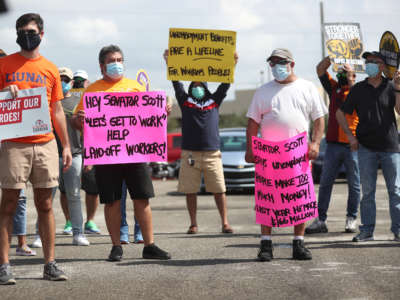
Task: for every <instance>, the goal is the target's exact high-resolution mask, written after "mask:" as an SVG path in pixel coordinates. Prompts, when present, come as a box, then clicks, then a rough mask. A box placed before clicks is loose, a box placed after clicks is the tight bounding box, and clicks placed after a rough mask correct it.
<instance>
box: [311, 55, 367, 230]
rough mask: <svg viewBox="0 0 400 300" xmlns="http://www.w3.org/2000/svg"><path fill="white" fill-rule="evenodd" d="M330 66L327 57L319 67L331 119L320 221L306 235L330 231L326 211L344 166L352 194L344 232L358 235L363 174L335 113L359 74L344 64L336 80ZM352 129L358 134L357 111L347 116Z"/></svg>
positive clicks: (320, 205) (322, 186) (315, 220)
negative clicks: (329, 69) (357, 226)
mask: <svg viewBox="0 0 400 300" xmlns="http://www.w3.org/2000/svg"><path fill="white" fill-rule="evenodd" d="M330 65H331V60H330V58H329V56H328V57H325V58H324V59H323V60H322V61H321V62H320V63H319V64H318V66H317V74H318V77H319V80H320V81H321V84H322V86H323V87H324V89H325V91H326V92H327V93H328V95H329V99H330V102H329V120H328V131H327V134H326V142H327V146H326V150H325V156H324V164H323V168H322V174H321V181H320V183H319V192H318V218H316V219H314V221H313V222H312V223H311V225H309V226H308V227H307V228H306V233H307V234H311V233H325V232H328V227H327V226H326V219H327V217H328V216H327V212H328V208H329V202H330V201H331V194H332V188H333V184H334V183H335V179H336V177H337V174H338V172H339V169H340V167H341V166H342V164H344V166H345V168H346V177H347V184H348V186H349V193H348V197H347V215H346V223H345V227H344V228H345V232H356V230H357V228H356V225H357V222H356V219H357V212H358V205H359V203H360V172H359V169H358V159H357V152H355V151H351V149H350V146H349V139H348V138H347V136H346V134H345V133H344V131H343V130H342V129H341V128H340V126H339V124H338V122H337V120H336V111H337V110H338V108H339V107H340V106H341V105H342V104H343V102H344V101H345V100H346V97H347V95H348V93H349V90H350V88H351V87H352V86H353V85H354V83H355V81H356V74H355V72H354V71H353V69H352V68H351V66H350V65H348V64H345V65H343V67H341V68H340V69H339V71H338V73H337V75H336V77H337V79H338V80H337V81H336V80H334V79H333V78H332V77H331V76H330V75H329V73H328V72H327V70H328V68H329V67H330ZM347 121H348V123H349V127H350V129H351V131H352V133H353V134H355V131H356V127H357V124H358V117H357V114H356V113H355V112H354V113H353V114H352V115H349V116H348V117H347Z"/></svg>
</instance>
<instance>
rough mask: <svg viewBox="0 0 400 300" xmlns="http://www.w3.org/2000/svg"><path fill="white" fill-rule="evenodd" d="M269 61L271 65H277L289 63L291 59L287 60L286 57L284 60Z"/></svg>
mask: <svg viewBox="0 0 400 300" xmlns="http://www.w3.org/2000/svg"><path fill="white" fill-rule="evenodd" d="M267 62H268V63H269V65H270V66H271V67H273V66H275V65H287V64H288V63H290V61H288V60H286V59H282V60H277V61H272V60H271V61H267Z"/></svg>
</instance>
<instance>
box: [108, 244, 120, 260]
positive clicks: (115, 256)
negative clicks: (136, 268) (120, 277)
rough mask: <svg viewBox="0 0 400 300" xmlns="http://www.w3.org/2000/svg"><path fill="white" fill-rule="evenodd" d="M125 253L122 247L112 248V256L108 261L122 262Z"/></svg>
mask: <svg viewBox="0 0 400 300" xmlns="http://www.w3.org/2000/svg"><path fill="white" fill-rule="evenodd" d="M123 253H124V252H123V251H122V247H121V246H113V247H112V248H111V252H110V255H109V256H108V259H107V260H108V261H120V260H121V259H122V254H123Z"/></svg>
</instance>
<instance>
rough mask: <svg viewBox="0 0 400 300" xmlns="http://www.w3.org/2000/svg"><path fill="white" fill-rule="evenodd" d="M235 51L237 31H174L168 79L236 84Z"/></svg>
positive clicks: (173, 29) (171, 38) (171, 40)
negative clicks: (234, 82) (234, 81)
mask: <svg viewBox="0 0 400 300" xmlns="http://www.w3.org/2000/svg"><path fill="white" fill-rule="evenodd" d="M235 49H236V32H235V31H224V30H205V29H204V30H203V29H185V28H170V30H169V41H168V52H169V55H168V70H167V78H168V80H186V81H202V82H207V81H209V82H226V83H232V82H233V80H234V70H235V61H234V53H235Z"/></svg>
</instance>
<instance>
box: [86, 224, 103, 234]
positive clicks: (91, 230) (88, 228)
mask: <svg viewBox="0 0 400 300" xmlns="http://www.w3.org/2000/svg"><path fill="white" fill-rule="evenodd" d="M85 233H86V234H93V233H94V234H100V229H99V228H97V226H96V224H95V223H94V222H93V221H88V222H86V223H85Z"/></svg>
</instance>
